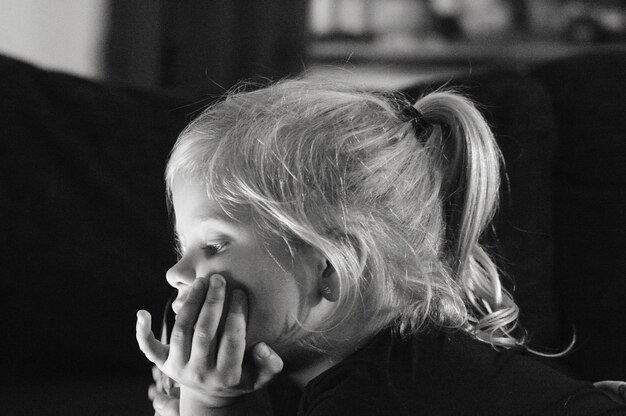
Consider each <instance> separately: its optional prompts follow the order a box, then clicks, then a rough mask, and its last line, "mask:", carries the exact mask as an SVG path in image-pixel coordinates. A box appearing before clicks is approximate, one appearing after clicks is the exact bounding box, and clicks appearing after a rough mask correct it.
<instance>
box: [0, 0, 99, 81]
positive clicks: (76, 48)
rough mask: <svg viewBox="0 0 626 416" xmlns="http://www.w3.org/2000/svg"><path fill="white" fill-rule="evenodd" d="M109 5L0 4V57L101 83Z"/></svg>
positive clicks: (86, 1)
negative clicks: (0, 55)
mask: <svg viewBox="0 0 626 416" xmlns="http://www.w3.org/2000/svg"><path fill="white" fill-rule="evenodd" d="M107 10H108V0H0V53H2V54H5V55H10V56H13V57H16V58H19V59H23V60H26V61H30V62H33V63H35V64H37V65H40V66H43V67H46V68H50V69H55V70H61V71H65V72H72V73H75V74H78V75H82V76H86V77H91V78H100V77H101V74H102V69H101V56H102V40H103V36H104V34H105V28H106V22H107V18H108V16H107Z"/></svg>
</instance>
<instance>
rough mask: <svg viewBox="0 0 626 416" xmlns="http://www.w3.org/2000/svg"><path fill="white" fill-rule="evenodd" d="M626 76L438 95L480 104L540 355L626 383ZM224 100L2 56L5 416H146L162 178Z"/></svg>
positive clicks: (496, 71) (491, 82)
mask: <svg viewBox="0 0 626 416" xmlns="http://www.w3.org/2000/svg"><path fill="white" fill-rule="evenodd" d="M625 73H626V52H624V51H623V50H606V51H601V52H597V53H593V54H584V55H578V56H573V57H569V58H564V59H560V60H557V61H551V62H543V63H537V64H534V65H532V66H528V67H524V68H520V67H517V68H515V69H505V68H501V67H500V68H491V69H488V70H484V71H481V72H479V73H474V74H472V75H471V76H459V77H457V78H455V79H453V80H452V81H450V80H442V82H441V83H443V82H444V81H445V82H447V81H450V82H447V84H448V85H452V86H458V87H459V88H461V89H462V90H463V91H465V92H466V93H467V94H469V95H471V96H473V97H474V98H475V99H476V100H477V101H478V102H479V103H480V104H481V105H482V108H483V110H484V112H485V114H486V115H487V116H488V118H489V120H490V122H491V124H492V125H493V126H494V129H495V131H496V133H497V136H498V141H499V143H500V145H501V147H502V150H503V153H504V156H505V161H506V166H507V172H508V181H506V182H505V183H506V186H504V187H503V196H502V207H501V210H500V212H499V214H498V216H497V219H496V227H495V229H496V232H495V233H494V234H492V235H490V236H488V237H487V238H488V240H487V241H489V243H490V244H491V245H492V248H493V251H494V252H495V253H496V254H497V256H498V259H499V265H500V267H501V268H502V269H503V271H504V272H505V273H506V275H507V276H508V278H507V282H508V285H509V287H510V288H512V289H514V291H515V294H516V296H517V297H518V300H519V303H520V304H521V308H522V322H523V323H524V324H525V326H526V327H527V328H528V331H529V335H530V337H531V340H532V341H533V345H535V346H536V347H537V348H543V350H544V351H558V350H560V349H562V348H563V347H565V346H566V345H567V344H568V343H569V340H570V338H571V336H572V328H575V329H576V335H577V344H576V347H575V348H574V350H573V351H572V352H571V353H570V354H569V355H568V356H567V357H565V358H562V359H558V360H548V362H549V364H550V365H554V366H557V367H560V368H562V369H563V370H564V371H568V372H570V373H571V374H572V375H574V376H576V377H580V378H585V379H588V380H592V381H595V380H600V379H611V378H612V379H626V307H625V306H624V305H626V260H625V258H626V256H625V255H624V247H626V241H625V240H626V238H625V235H626V224H625V222H626V220H625V214H626V213H625V206H626V201H625V199H626V198H625V190H626V143H625V138H626V135H625V132H626V121H625V117H624V116H625V114H626V111H625V110H626V86H625V85H624V74H625ZM441 83H436V82H435V83H431V84H429V85H417V86H414V87H412V88H408V89H406V91H405V92H406V93H407V94H408V95H412V96H417V95H419V94H420V93H421V92H423V91H424V90H428V89H430V88H435V87H436V86H437V85H439V84H441ZM212 99H214V97H212V96H208V95H207V96H201V97H198V96H192V95H189V94H184V93H177V92H171V91H169V92H164V91H159V92H153V91H143V90H136V89H132V88H128V87H123V86H112V85H104V84H98V83H94V82H91V81H86V80H83V79H79V78H76V77H72V76H68V75H64V74H59V73H53V72H48V71H43V70H40V69H38V68H35V67H33V66H30V65H28V64H25V63H22V62H18V61H15V60H12V59H9V58H0V138H1V140H2V146H1V147H0V149H1V150H0V158H1V160H0V170H1V174H0V193H1V197H0V224H1V226H2V230H1V232H0V238H1V239H2V250H1V251H0V252H1V253H2V254H1V255H0V256H1V257H0V258H1V263H0V264H1V266H2V269H1V271H2V274H3V276H2V282H3V287H4V289H5V296H4V298H5V299H4V301H3V303H2V304H3V306H4V308H5V309H4V310H5V312H4V314H3V315H4V319H3V321H2V323H3V325H2V330H3V332H4V334H5V335H4V340H3V342H2V350H1V354H0V359H1V369H2V377H1V378H0V380H1V383H2V386H0V387H1V389H0V408H2V409H4V410H3V411H2V414H5V415H22V414H23V415H31V414H39V415H46V414H51V415H52V414H64V415H73V414H80V415H83V414H84V415H109V414H110V415H140V414H145V415H147V414H151V407H150V403H149V402H148V400H147V396H146V389H147V386H148V385H149V384H150V381H151V376H150V365H149V363H148V362H147V361H146V360H145V359H144V358H143V357H142V355H141V353H140V352H139V351H138V349H137V347H136V343H135V340H134V328H135V312H136V310H137V309H139V308H145V309H148V310H150V311H151V312H153V314H154V315H156V316H157V317H158V316H159V315H160V314H161V312H162V310H163V306H164V303H165V301H166V299H167V298H168V296H169V295H170V294H171V293H172V290H171V288H169V286H168V285H167V284H166V282H165V279H164V273H165V271H166V270H167V268H168V267H169V265H171V264H172V263H173V262H174V260H175V256H174V253H173V250H172V249H171V237H170V232H169V222H168V217H167V210H166V207H165V198H164V193H163V181H162V173H163V169H164V166H165V160H166V158H167V154H168V151H169V149H170V147H171V146H172V144H173V141H174V140H175V138H176V135H177V133H178V132H179V131H180V130H181V129H182V128H183V126H184V125H185V124H186V123H187V122H188V121H189V120H190V118H191V117H192V116H193V114H194V113H195V112H197V111H198V110H199V109H200V108H201V107H202V106H203V105H205V104H207V103H208V102H210V101H211V100H212ZM156 321H157V322H155V326H156V325H157V324H158V321H159V319H158V318H157V319H156Z"/></svg>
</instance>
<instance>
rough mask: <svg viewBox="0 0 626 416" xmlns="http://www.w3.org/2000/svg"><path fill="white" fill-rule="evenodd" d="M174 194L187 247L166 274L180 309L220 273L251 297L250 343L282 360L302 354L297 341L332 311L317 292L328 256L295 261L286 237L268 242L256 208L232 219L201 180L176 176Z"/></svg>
mask: <svg viewBox="0 0 626 416" xmlns="http://www.w3.org/2000/svg"><path fill="white" fill-rule="evenodd" d="M171 191H172V200H173V206H174V212H175V218H176V224H175V231H176V234H177V237H178V240H179V245H180V249H181V258H180V260H179V261H178V262H177V263H176V264H175V265H174V266H172V268H171V269H170V270H168V272H167V281H168V282H169V284H170V285H172V286H173V287H175V288H176V289H178V297H177V298H176V301H175V302H174V303H173V304H172V309H173V310H174V312H176V313H177V312H178V310H179V309H180V307H181V306H182V303H183V302H184V301H185V299H186V297H187V294H188V293H189V290H190V285H191V284H192V283H193V281H194V279H195V278H196V277H200V276H204V277H209V276H211V275H212V274H221V275H222V276H224V278H225V279H226V281H227V291H228V292H230V291H231V290H232V289H233V288H241V289H243V290H244V291H245V292H246V294H247V296H248V329H247V337H246V340H247V346H248V347H252V346H253V345H255V344H256V343H258V342H260V341H264V342H266V343H267V344H269V345H270V346H271V347H272V348H274V349H275V350H276V352H278V353H279V355H280V354H282V355H283V358H287V357H288V356H289V355H291V354H292V353H296V354H297V351H294V349H295V348H297V347H295V345H294V342H293V341H295V340H296V339H299V338H302V337H303V336H304V335H305V333H306V332H307V331H305V330H304V329H302V327H304V328H308V329H315V328H316V327H317V324H319V323H320V322H321V321H322V320H323V319H324V317H325V316H326V311H327V310H328V307H327V306H328V305H326V307H325V306H324V304H325V303H328V302H327V301H326V300H325V299H323V297H322V296H321V295H320V291H319V289H318V287H319V280H318V279H319V278H320V276H321V275H322V273H323V271H324V268H325V266H326V261H325V259H324V258H323V257H322V256H321V255H320V254H319V252H318V251H317V250H315V249H312V248H303V249H298V252H297V253H296V255H295V257H292V255H291V254H290V252H289V250H288V248H287V246H286V244H285V243H284V242H283V241H282V240H279V239H278V238H276V239H271V240H268V239H263V238H261V237H260V235H259V233H258V231H257V227H256V226H255V224H254V223H253V222H252V221H251V216H250V213H249V211H246V210H241V211H240V212H237V213H236V214H235V218H232V217H229V216H227V215H226V214H225V212H224V211H223V210H222V209H221V208H220V206H219V205H218V204H217V203H216V202H215V201H214V200H212V199H210V198H209V197H208V196H207V193H206V188H205V186H204V185H203V184H202V183H200V182H196V181H189V180H185V178H177V179H176V180H175V181H174V183H173V185H172V189H171ZM226 307H227V306H226ZM299 323H300V324H301V325H300V324H299Z"/></svg>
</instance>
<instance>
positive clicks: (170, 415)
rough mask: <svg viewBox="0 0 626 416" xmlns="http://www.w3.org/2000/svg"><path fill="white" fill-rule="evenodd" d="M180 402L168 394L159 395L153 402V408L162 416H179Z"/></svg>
mask: <svg viewBox="0 0 626 416" xmlns="http://www.w3.org/2000/svg"><path fill="white" fill-rule="evenodd" d="M178 406H179V401H178V399H177V398H175V397H171V396H168V395H167V394H157V396H156V397H155V398H154V400H153V401H152V407H153V408H154V410H155V411H156V412H157V413H158V414H159V415H160V416H179V412H178Z"/></svg>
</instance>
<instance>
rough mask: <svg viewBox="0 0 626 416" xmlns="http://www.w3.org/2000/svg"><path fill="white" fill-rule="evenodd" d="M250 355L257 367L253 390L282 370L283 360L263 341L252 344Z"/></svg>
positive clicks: (263, 384)
mask: <svg viewBox="0 0 626 416" xmlns="http://www.w3.org/2000/svg"><path fill="white" fill-rule="evenodd" d="M252 356H253V358H254V363H255V364H256V368H257V377H256V380H255V381H254V390H258V389H260V388H262V387H264V386H265V385H266V384H267V383H269V382H270V381H271V380H272V379H273V378H274V377H276V375H277V374H278V373H280V372H281V371H282V370H283V360H282V359H281V358H280V357H279V356H278V354H276V352H274V350H272V349H271V348H270V347H269V346H267V344H265V343H264V342H260V343H258V344H257V345H255V346H254V350H253V352H252Z"/></svg>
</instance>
